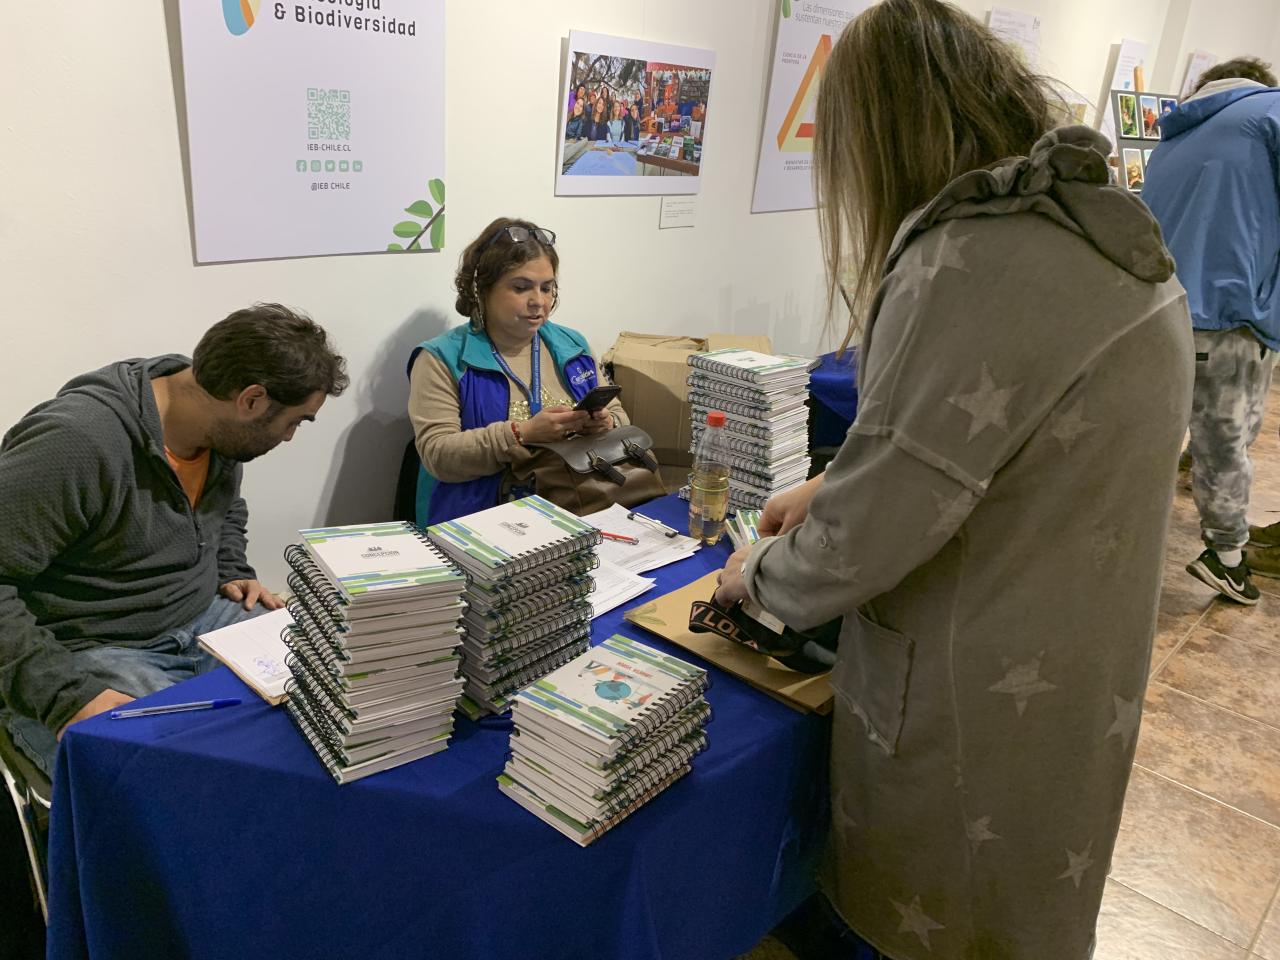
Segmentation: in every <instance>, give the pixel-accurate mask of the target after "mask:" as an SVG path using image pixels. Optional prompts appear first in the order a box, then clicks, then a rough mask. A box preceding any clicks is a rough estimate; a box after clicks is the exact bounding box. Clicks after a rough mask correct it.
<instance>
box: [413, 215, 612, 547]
mask: <svg viewBox="0 0 1280 960" xmlns="http://www.w3.org/2000/svg"><path fill="white" fill-rule="evenodd" d="M555 243H556V235H555V234H554V233H552V232H551V231H550V230H544V229H542V228H541V227H539V226H537V225H535V224H533V223H530V222H529V221H527V220H513V219H511V218H509V217H499V218H498V219H497V220H495V221H493V223H491V224H489V226H487V227H486V228H485V229H484V230H483V231H482V232H481V234H480V236H478V237H477V238H476V239H475V240H473V241H472V242H471V243H470V244H469V245H468V246H467V248H466V250H464V251H463V253H462V260H461V262H460V263H459V265H458V273H457V276H456V277H455V279H454V286H455V288H456V290H457V295H458V296H457V301H456V303H455V305H454V306H455V309H456V310H457V311H458V313H460V314H462V316H464V317H466V318H468V322H467V323H464V324H461V325H460V326H457V327H454V328H453V329H452V330H449V331H447V332H446V333H442V334H441V335H440V336H438V337H435V338H434V339H432V340H427V341H426V342H424V343H422V344H420V345H419V346H417V347H416V348H415V349H414V351H413V353H412V354H411V355H410V357H409V382H410V389H409V419H410V420H411V421H413V431H414V441H415V445H416V446H417V449H418V457H419V458H420V459H421V461H422V469H421V470H420V471H419V475H418V490H417V511H416V513H417V520H418V522H419V523H421V524H432V523H440V522H441V521H443V520H452V519H454V518H455V517H461V516H465V515H466V514H469V513H474V512H476V511H477V510H484V509H485V508H486V507H492V506H494V505H495V504H497V503H500V502H502V501H503V500H506V499H508V498H510V497H513V496H518V495H522V494H524V493H527V492H531V491H528V490H524V489H522V488H521V487H520V485H519V483H518V481H517V479H516V476H515V473H514V472H513V471H514V470H515V469H516V468H520V467H527V466H529V464H530V463H531V461H532V459H533V457H534V456H537V455H542V456H546V455H548V454H547V453H546V452H545V451H543V452H542V453H541V454H537V453H535V452H534V451H531V450H529V449H528V448H527V447H526V446H525V444H527V443H528V444H532V443H547V442H552V441H556V440H562V439H564V438H565V437H568V436H571V435H573V434H575V433H577V434H593V433H604V432H605V431H607V430H610V429H612V428H613V427H614V426H618V425H621V424H625V423H626V422H627V419H626V414H625V413H623V411H622V406H621V404H619V403H618V401H616V400H615V401H614V402H613V403H611V404H610V405H609V406H608V407H606V408H605V409H603V410H600V411H597V412H596V413H595V414H588V413H585V412H580V411H575V410H574V409H573V405H574V404H575V403H577V402H578V401H579V400H581V399H582V398H583V397H584V396H586V395H587V393H589V392H590V391H591V389H592V388H593V387H595V386H597V384H598V383H599V379H598V374H597V370H596V361H595V359H594V358H593V357H592V356H591V349H590V347H589V346H588V345H587V341H586V338H584V337H583V336H582V334H580V333H578V332H577V331H576V330H570V329H569V328H568V327H562V326H559V325H558V324H554V323H551V322H550V319H549V318H550V316H551V313H552V312H553V311H554V310H555V308H556V306H557V304H558V303H559V287H558V279H557V277H558V273H559V268H560V258H559V256H558V255H557V253H556V248H555ZM522 472H523V473H524V475H526V476H527V475H528V471H522Z"/></svg>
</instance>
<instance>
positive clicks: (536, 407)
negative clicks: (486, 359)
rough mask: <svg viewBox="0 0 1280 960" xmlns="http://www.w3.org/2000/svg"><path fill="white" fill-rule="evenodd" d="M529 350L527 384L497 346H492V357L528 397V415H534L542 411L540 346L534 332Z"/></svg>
mask: <svg viewBox="0 0 1280 960" xmlns="http://www.w3.org/2000/svg"><path fill="white" fill-rule="evenodd" d="M531 350H532V354H531V356H530V357H529V385H528V386H525V382H524V381H523V380H521V379H520V378H519V377H517V376H516V375H515V373H514V372H513V371H512V369H511V365H510V364H508V363H507V361H506V358H505V357H503V356H502V354H500V353H499V352H498V348H497V347H493V359H495V360H497V361H498V366H500V367H502V372H503V373H505V374H506V375H507V376H508V377H510V378H511V382H512V383H514V384H515V385H516V386H517V387H519V388H520V390H521V391H522V392H523V393H524V395H525V396H526V397H528V398H529V416H531V417H536V416H537V415H538V414H539V413H541V412H542V346H541V344H539V343H538V335H537V334H536V333H535V334H534V335H533V344H532V346H531Z"/></svg>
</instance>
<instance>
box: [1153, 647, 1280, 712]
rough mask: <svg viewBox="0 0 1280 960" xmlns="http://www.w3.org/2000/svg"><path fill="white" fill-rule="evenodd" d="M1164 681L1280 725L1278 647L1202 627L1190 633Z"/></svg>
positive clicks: (1165, 671) (1162, 675) (1162, 676)
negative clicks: (1237, 638)
mask: <svg viewBox="0 0 1280 960" xmlns="http://www.w3.org/2000/svg"><path fill="white" fill-rule="evenodd" d="M1160 682H1161V683H1166V684H1168V685H1169V686H1171V687H1176V688H1177V689H1179V690H1181V691H1183V692H1184V693H1189V694H1191V695H1192V696H1193V697H1199V698H1200V699H1201V700H1208V701H1209V702H1210V703H1216V704H1217V705H1218V706H1220V707H1226V708H1227V709H1228V710H1234V711H1235V712H1236V713H1240V714H1243V715H1244V716H1246V717H1252V718H1253V719H1254V720H1259V721H1261V722H1262V723H1268V724H1271V726H1273V727H1280V652H1278V651H1277V650H1275V649H1273V648H1271V647H1264V646H1260V645H1259V644H1257V643H1252V642H1250V641H1247V640H1236V639H1235V638H1233V637H1226V636H1223V635H1222V634H1220V633H1214V632H1213V631H1212V630H1206V629H1204V628H1203V627H1200V628H1197V629H1195V630H1193V631H1192V632H1191V635H1190V636H1188V637H1187V638H1186V640H1185V641H1184V642H1183V644H1182V646H1181V647H1180V648H1178V652H1177V653H1176V654H1174V655H1173V657H1171V658H1170V659H1169V662H1168V663H1167V664H1166V665H1165V667H1164V669H1163V670H1161V672H1160Z"/></svg>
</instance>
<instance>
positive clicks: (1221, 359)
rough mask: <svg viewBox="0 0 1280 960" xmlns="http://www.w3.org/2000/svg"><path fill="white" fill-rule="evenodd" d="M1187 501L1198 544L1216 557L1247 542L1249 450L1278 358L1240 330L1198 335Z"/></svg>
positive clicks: (1249, 474)
mask: <svg viewBox="0 0 1280 960" xmlns="http://www.w3.org/2000/svg"><path fill="white" fill-rule="evenodd" d="M1195 342H1196V382H1195V392H1194V394H1193V396H1192V401H1191V456H1192V458H1193V463H1192V468H1191V493H1192V496H1193V497H1194V498H1195V502H1196V509H1197V510H1198V511H1199V512H1200V536H1201V537H1202V538H1203V540H1204V542H1205V543H1206V544H1207V545H1208V546H1210V547H1212V548H1213V549H1214V550H1238V549H1240V548H1241V547H1243V546H1244V545H1245V543H1247V542H1248V540H1249V521H1248V519H1247V514H1248V511H1249V486H1250V484H1251V483H1252V481H1253V462H1252V461H1251V460H1250V459H1249V447H1250V445H1251V444H1252V443H1253V441H1254V440H1256V439H1257V438H1258V431H1259V430H1260V429H1261V427H1262V415H1263V410H1264V408H1265V406H1266V400H1267V390H1268V388H1269V387H1270V386H1271V368H1272V366H1273V365H1274V363H1275V358H1276V355H1275V353H1274V352H1272V351H1270V350H1268V349H1266V348H1265V347H1264V346H1262V344H1260V343H1259V342H1258V341H1257V340H1256V339H1255V338H1254V336H1253V335H1252V334H1251V333H1249V332H1248V331H1246V330H1229V331H1225V332H1223V331H1210V330H1196V331H1195Z"/></svg>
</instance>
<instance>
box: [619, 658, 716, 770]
mask: <svg viewBox="0 0 1280 960" xmlns="http://www.w3.org/2000/svg"><path fill="white" fill-rule="evenodd" d="M710 683H711V675H710V674H708V673H700V674H698V675H697V676H695V677H690V678H688V679H686V680H683V681H681V682H680V683H679V684H677V685H676V687H675V688H674V689H672V690H670V691H668V692H667V693H666V694H664V695H663V696H661V697H658V698H657V699H656V700H650V701H649V705H650V707H651V708H652V709H651V710H647V711H646V712H645V713H644V714H643V715H642V716H639V717H637V718H636V719H635V720H633V721H632V722H631V724H630V725H629V726H628V727H627V728H626V729H624V730H623V731H622V732H621V733H619V734H618V738H617V743H618V752H619V753H621V752H623V751H626V750H630V749H631V748H632V747H633V746H635V745H636V744H637V743H638V742H639V741H641V740H643V739H645V737H648V736H651V735H652V734H653V733H654V731H656V730H657V729H658V728H659V727H661V726H662V725H663V724H664V723H666V722H667V721H668V720H670V719H671V718H672V717H673V716H675V715H676V714H677V713H679V712H680V711H681V710H683V709H684V708H685V707H687V706H689V705H690V704H691V703H693V701H694V700H696V699H697V698H698V697H700V696H702V694H703V693H704V692H705V691H706V689H707V687H708V686H709V685H710Z"/></svg>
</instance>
